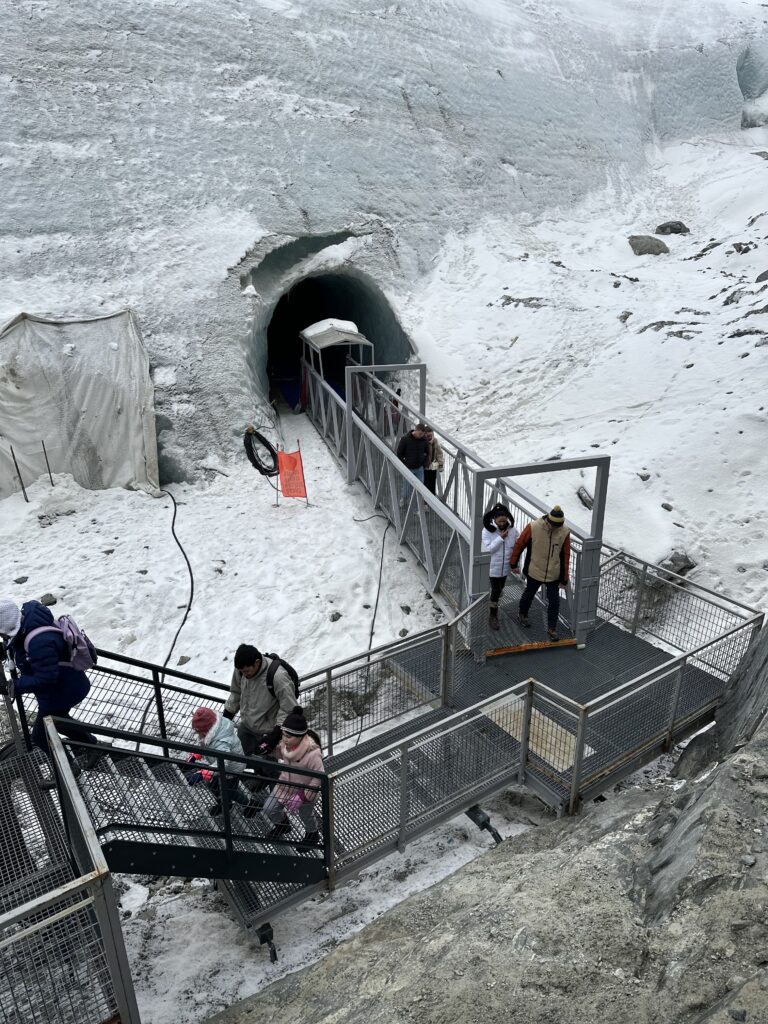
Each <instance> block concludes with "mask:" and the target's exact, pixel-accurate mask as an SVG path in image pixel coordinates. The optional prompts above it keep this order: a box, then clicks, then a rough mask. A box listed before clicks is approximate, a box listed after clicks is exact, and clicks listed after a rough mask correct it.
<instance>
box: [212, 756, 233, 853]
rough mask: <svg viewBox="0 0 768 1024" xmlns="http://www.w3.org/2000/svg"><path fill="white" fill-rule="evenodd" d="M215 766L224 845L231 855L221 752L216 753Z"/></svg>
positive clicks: (224, 773)
mask: <svg viewBox="0 0 768 1024" xmlns="http://www.w3.org/2000/svg"><path fill="white" fill-rule="evenodd" d="M216 767H217V769H218V772H219V799H220V800H221V813H222V814H223V816H224V846H225V848H226V851H227V853H228V854H229V855H230V856H231V855H232V854H233V853H234V846H233V845H232V816H231V815H230V813H229V793H228V791H227V773H226V771H225V764H224V758H223V756H222V755H221V754H217V755H216Z"/></svg>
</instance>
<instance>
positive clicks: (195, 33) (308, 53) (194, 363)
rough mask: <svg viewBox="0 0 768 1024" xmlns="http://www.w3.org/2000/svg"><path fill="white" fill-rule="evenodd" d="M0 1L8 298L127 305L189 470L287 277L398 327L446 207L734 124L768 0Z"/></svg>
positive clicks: (521, 198)
mask: <svg viewBox="0 0 768 1024" xmlns="http://www.w3.org/2000/svg"><path fill="white" fill-rule="evenodd" d="M0 14H2V19H3V26H4V46H3V52H2V54H1V55H0V90H2V106H3V110H4V114H5V117H4V123H5V131H4V133H3V134H4V139H3V143H2V158H1V159H0V186H1V187H2V194H3V207H4V210H3V212H4V217H3V227H2V235H0V264H1V265H2V280H3V281H4V287H3V289H2V294H0V316H11V315H14V314H15V313H17V312H18V311H19V310H20V309H22V308H23V309H26V310H28V311H30V312H35V313H50V314H54V315H62V314H66V315H74V314H81V313H88V312H91V313H98V312H103V311H105V310H106V309H111V308H116V307H118V306H123V305H130V306H131V307H132V308H133V309H134V310H135V311H136V313H137V315H138V317H139V319H140V322H141V324H142V328H143V333H144V336H145V340H146V344H147V346H148V348H149V351H150V355H151V358H152V363H153V367H154V370H155V386H156V401H157V409H158V414H159V419H158V422H159V425H160V428H161V429H160V433H159V440H160V443H161V449H162V456H161V467H162V472H163V474H164V476H165V478H166V479H179V478H182V477H184V476H187V475H190V474H191V473H193V472H194V467H195V463H196V461H197V460H198V459H199V458H201V457H202V456H203V455H208V454H209V453H210V452H211V451H212V450H222V449H227V448H229V447H230V446H234V445H235V444H236V443H237V441H236V439H235V438H236V435H239V433H240V431H241V429H242V426H243V424H244V423H245V422H246V421H247V420H248V419H250V418H251V417H252V416H253V415H254V413H255V408H256V407H257V406H258V405H259V404H260V403H262V402H263V398H264V385H265V373H266V362H267V356H268V352H267V348H268V340H267V331H268V326H269V318H270V315H271V312H273V311H274V310H275V309H277V308H278V304H279V302H280V299H281V297H282V296H283V295H284V294H285V293H286V291H288V290H289V289H290V288H291V287H295V286H296V284H297V283H298V282H300V281H301V280H303V279H304V278H306V277H312V276H315V277H318V276H320V277H322V276H325V278H326V280H327V281H329V282H330V281H335V282H337V284H338V287H339V292H338V294H342V292H343V291H344V288H347V291H348V292H349V294H351V292H350V289H354V287H355V286H357V287H358V289H362V290H358V291H357V292H356V298H355V301H356V302H358V303H360V302H362V301H363V299H362V298H361V297H363V298H364V296H365V295H366V294H369V295H370V298H371V306H370V307H369V314H370V316H369V319H370V320H371V322H372V323H375V324H379V323H382V322H383V321H386V320H387V318H388V317H389V318H390V320H389V321H388V326H387V327H386V328H382V339H383V338H384V336H386V337H387V338H388V339H389V340H388V341H383V340H382V342H381V345H383V346H384V348H387V346H389V348H390V349H391V350H392V351H394V348H392V346H395V347H396V345H395V340H394V339H395V338H396V337H398V338H399V336H398V335H397V327H398V311H399V307H400V304H401V303H402V301H403V300H404V298H405V297H406V296H407V295H408V292H409V290H410V288H411V287H412V285H413V283H414V281H416V280H417V279H418V278H419V277H421V276H422V275H423V274H425V273H426V272H427V271H428V269H429V268H430V266H431V265H432V261H433V260H434V259H436V258H437V256H438V253H439V251H440V246H441V242H442V240H443V239H444V238H445V236H446V235H447V234H448V233H462V232H464V231H468V230H471V229H472V228H473V227H474V226H475V225H476V224H477V223H478V222H479V221H480V220H481V219H483V218H496V219H500V220H504V219H516V218H523V217H531V216H535V215H536V214H537V212H540V211H541V210H543V209H545V208H547V207H553V206H560V207H564V206H567V205H568V204H569V203H570V202H572V201H574V200H576V199H578V198H579V197H580V196H582V195H584V194H585V193H586V192H588V191H589V190H590V189H593V188H595V187H599V186H603V185H605V183H606V181H608V182H611V183H613V184H614V185H615V188H616V189H618V190H623V189H625V190H631V188H632V176H633V174H634V173H635V172H636V171H637V170H638V169H639V168H641V167H642V164H643V160H644V152H645V149H646V147H647V146H648V145H649V144H654V143H663V142H665V141H669V140H672V139H676V138H681V137H690V136H695V135H699V134H703V133H706V132H711V131H716V130H718V129H722V128H724V127H728V128H730V127H733V126H735V125H738V121H739V117H740V114H741V96H740V91H739V86H738V83H737V81H736V74H735V66H736V59H737V56H738V54H739V53H740V52H741V51H742V50H743V49H744V46H745V45H746V44H747V43H748V42H749V40H750V38H751V37H752V36H753V35H754V33H755V31H756V29H757V27H758V26H759V25H760V19H761V18H762V17H763V14H764V12H761V11H760V7H759V5H755V6H754V7H751V6H750V5H738V7H737V5H735V4H734V3H729V2H727V0H720V2H712V3H708V4H706V5H702V4H700V3H699V2H698V0H697V2H693V0H680V2H678V3H676V4H673V5H672V4H668V3H665V2H663V0H648V2H646V3H643V4H635V3H630V2H628V0H605V2H603V3H600V4H592V3H589V2H583V0H522V2H519V3H517V2H515V3H513V2H512V0H485V2H480V0H472V2H470V0H424V2H422V3H418V4H415V3H387V2H380V0H379V2H376V0H357V2H351V0H226V2H224V0H190V2H188V3H184V4H183V5H179V4H175V3H170V2H167V0H134V2H133V3H131V4H130V5H126V4H125V3H122V2H120V0H92V2H91V3H89V4H88V5H85V4H72V3H71V2H69V0H45V2H40V0H0ZM273 254H274V255H273ZM345 281H346V283H345ZM365 289H368V291H367V292H366V291H365ZM377 303H378V305H377ZM363 305H364V302H363ZM360 313H361V315H363V310H362V307H360ZM403 337H404V336H403ZM406 343H407V339H405V341H403V338H399V341H398V342H397V344H406Z"/></svg>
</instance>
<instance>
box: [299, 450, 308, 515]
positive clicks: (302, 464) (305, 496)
mask: <svg viewBox="0 0 768 1024" xmlns="http://www.w3.org/2000/svg"><path fill="white" fill-rule="evenodd" d="M296 444H297V445H298V448H299V461H300V462H301V475H302V477H303V478H304V501H306V503H307V508H309V495H308V494H307V477H306V474H305V472H304V459H302V457H301V441H300V440H299V439H298V437H297V438H296Z"/></svg>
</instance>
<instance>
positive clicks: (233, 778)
mask: <svg viewBox="0 0 768 1024" xmlns="http://www.w3.org/2000/svg"><path fill="white" fill-rule="evenodd" d="M207 785H208V789H210V791H211V792H212V793H213V795H214V796H215V797H216V799H217V800H221V787H220V786H219V780H218V779H216V778H213V779H211V781H210V782H209V783H207ZM224 792H225V794H226V797H227V805H229V804H231V803H232V801H233V800H234V802H235V803H236V804H243V805H246V804H249V803H250V802H251V801H250V798H249V797H247V796H246V795H245V793H244V792H243V791H242V789H240V779H239V778H238V776H237V775H227V776H226V782H225V783H224Z"/></svg>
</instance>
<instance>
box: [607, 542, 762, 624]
mask: <svg viewBox="0 0 768 1024" xmlns="http://www.w3.org/2000/svg"><path fill="white" fill-rule="evenodd" d="M603 549H604V550H607V551H609V552H611V555H610V557H609V559H608V560H607V561H606V562H604V563H603V564H602V566H601V572H602V571H603V570H604V569H605V568H606V567H607V566H608V565H609V563H610V562H612V561H613V560H614V559H615V558H616V557H617V556H619V555H620V556H622V557H623V559H624V562H625V563H629V562H634V563H635V564H636V565H637V566H638V567H639V568H641V569H643V568H644V569H653V570H655V571H656V572H657V573H659V574H662V573H663V578H662V577H661V575H658V576H656V577H654V578H655V579H657V580H658V581H659V582H660V583H662V584H664V585H665V586H670V587H675V588H676V589H678V590H680V591H685V593H687V594H691V593H693V592H698V593H699V594H701V595H702V600H703V601H707V603H708V604H712V605H714V606H715V607H717V608H722V609H723V610H725V611H730V610H733V611H734V615H735V614H737V612H736V611H735V610H734V609H736V608H740V609H742V610H743V611H745V612H749V614H750V615H754V614H755V609H754V608H753V607H751V606H750V605H748V604H744V602H743V601H737V600H736V599H735V598H732V597H724V596H723V595H722V594H718V592H717V591H716V590H712V589H711V588H710V587H705V586H704V585H703V584H702V583H697V582H696V581H695V580H689V579H688V578H687V577H686V576H681V575H680V573H677V572H674V571H673V570H672V569H665V568H664V566H662V565H657V564H656V563H655V562H647V561H645V559H643V558H639V557H638V556H637V555H632V554H630V553H629V552H627V551H624V550H623V549H618V548H612V547H611V546H610V545H609V544H603ZM703 595H707V596H706V597H705V596H703ZM709 598H714V600H709Z"/></svg>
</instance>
